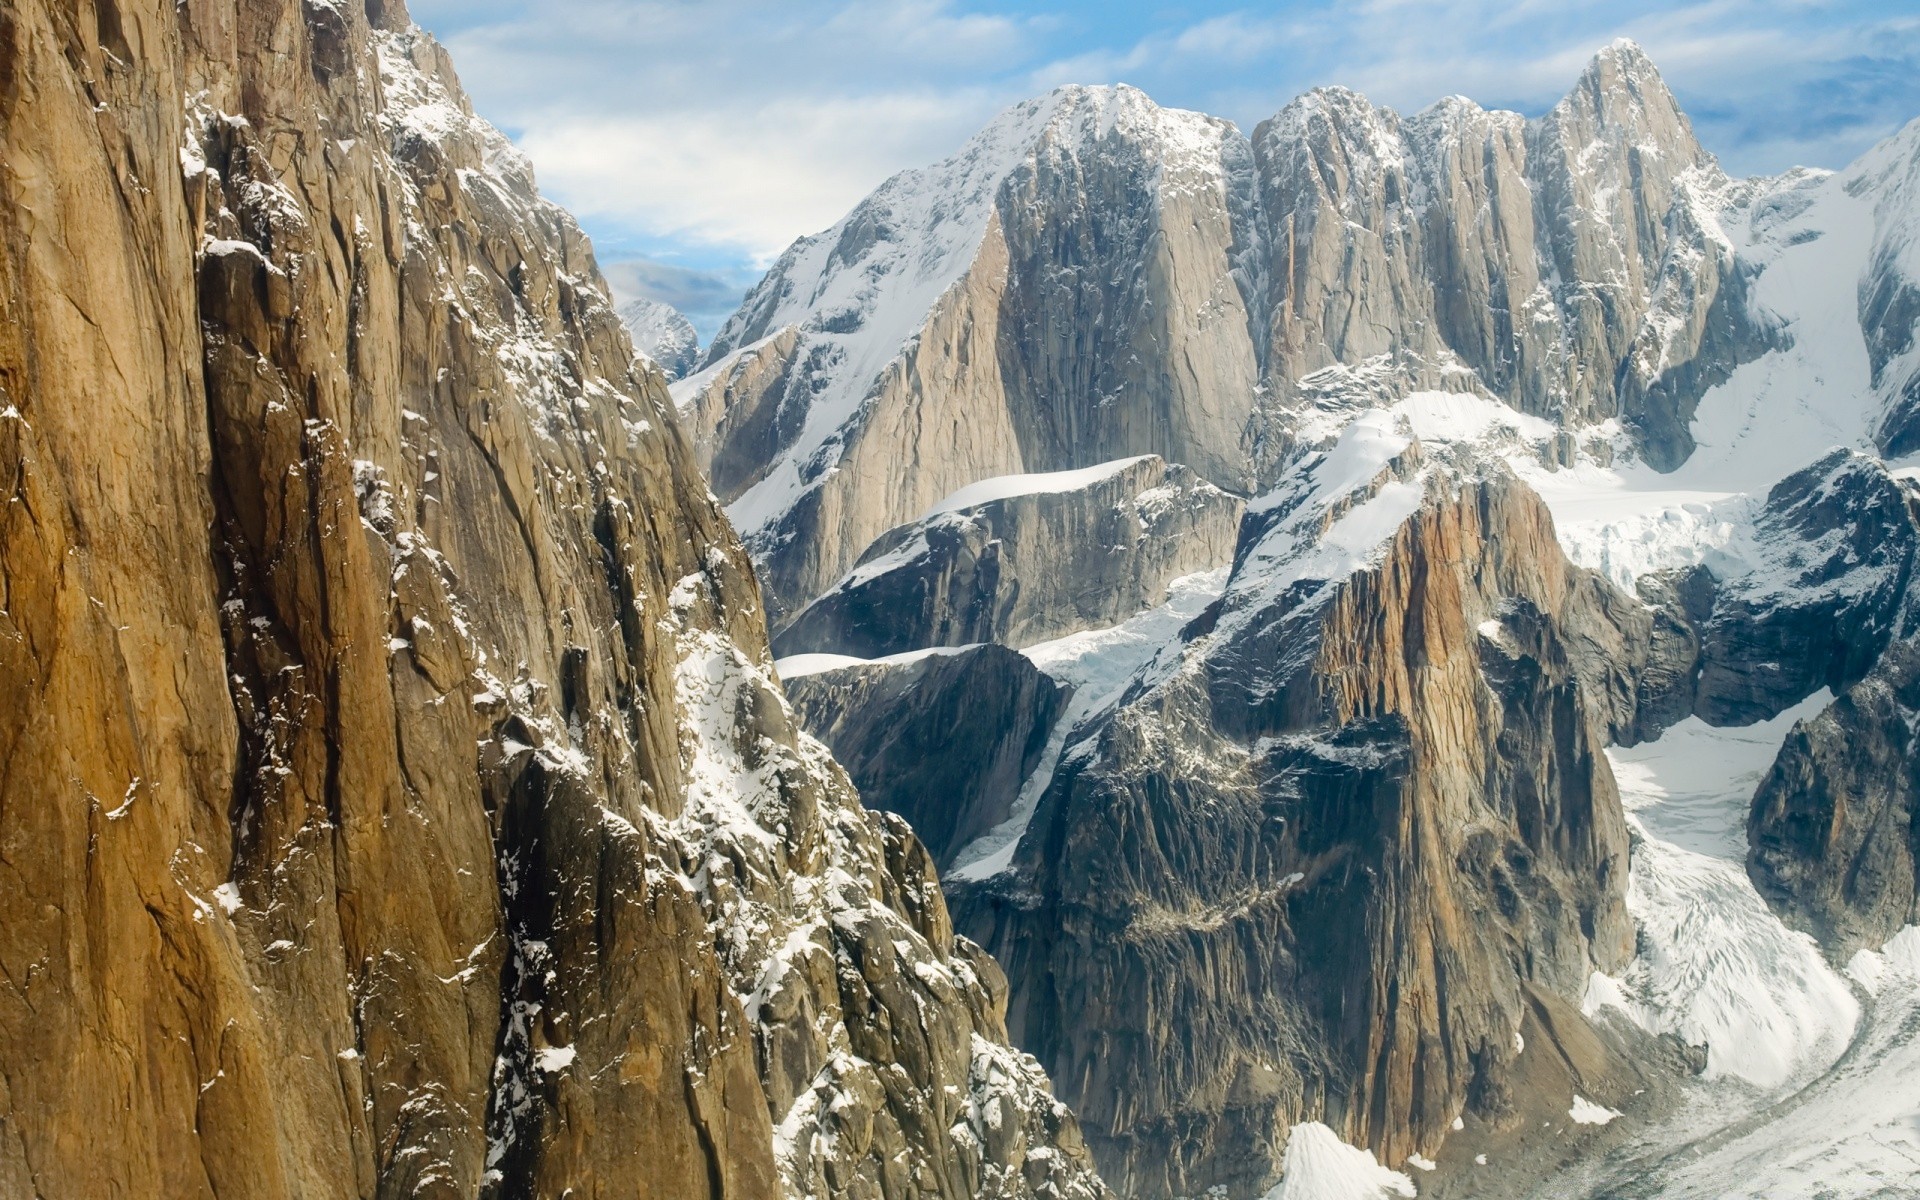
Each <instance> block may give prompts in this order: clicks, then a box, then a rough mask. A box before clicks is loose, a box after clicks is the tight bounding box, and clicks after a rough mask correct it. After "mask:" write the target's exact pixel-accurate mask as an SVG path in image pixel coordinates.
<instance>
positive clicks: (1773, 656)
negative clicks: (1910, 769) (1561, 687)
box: [1628, 450, 1920, 740]
mask: <svg viewBox="0 0 1920 1200" xmlns="http://www.w3.org/2000/svg"><path fill="white" fill-rule="evenodd" d="M1916 552H1920V488H1916V487H1915V486H1914V485H1912V484H1911V483H1909V482H1906V481H1903V480H1901V479H1899V478H1897V477H1895V476H1894V475H1893V474H1891V473H1890V472H1889V471H1888V469H1887V467H1886V466H1885V465H1884V464H1883V463H1881V462H1880V461H1878V460H1877V459H1873V458H1870V457H1867V456H1865V455H1862V454H1858V453H1855V452H1853V451H1848V450H1835V451H1833V452H1832V453H1830V454H1828V455H1826V456H1824V457H1823V458H1821V459H1820V460H1819V461H1818V462H1816V463H1814V464H1813V465H1811V466H1809V467H1807V468H1806V469H1804V470H1801V471H1797V472H1795V473H1794V474H1793V475H1790V476H1788V477H1787V478H1786V479H1783V480H1781V481H1780V482H1779V483H1778V484H1776V485H1775V486H1774V487H1773V489H1772V490H1771V491H1770V492H1769V493H1768V494H1767V498H1766V501H1765V503H1764V504H1762V505H1760V506H1759V508H1758V510H1757V511H1756V512H1755V513H1754V515H1753V519H1752V523H1751V528H1750V529H1749V530H1747V531H1746V533H1745V535H1744V536H1743V537H1742V538H1741V539H1740V541H1739V542H1738V543H1737V544H1736V545H1734V546H1732V547H1730V548H1729V550H1728V551H1727V552H1725V553H1722V554H1720V555H1717V556H1716V557H1715V558H1713V559H1712V560H1710V561H1709V562H1708V563H1707V564H1706V565H1704V566H1699V567H1692V568H1688V569H1685V570H1682V571H1677V572H1668V573H1663V574H1660V575H1656V576H1652V577H1649V578H1646V579H1643V580H1641V581H1640V593H1641V596H1642V598H1643V599H1645V600H1647V601H1648V602H1650V603H1652V604H1654V605H1655V606H1656V610H1655V614H1654V628H1653V637H1654V641H1653V644H1652V645H1651V646H1650V648H1649V650H1648V654H1647V660H1646V661H1647V665H1645V666H1643V667H1641V668H1640V674H1639V676H1638V678H1639V690H1640V693H1641V697H1642V698H1641V701H1640V703H1641V704H1642V705H1643V710H1642V714H1641V717H1640V722H1639V726H1638V732H1637V733H1636V735H1635V736H1634V737H1633V738H1631V739H1628V740H1640V739H1643V738H1648V737H1653V736H1657V734H1658V733H1659V731H1660V729H1662V728H1664V727H1665V726H1666V725H1670V724H1672V723H1673V722H1674V721H1676V720H1679V719H1681V718H1683V717H1685V716H1687V715H1688V714H1690V713H1698V714H1699V715H1700V716H1701V717H1703V718H1705V720H1706V721H1707V722H1708V723H1709V724H1713V725H1748V724H1751V723H1753V722H1755V721H1760V720H1767V719H1770V718H1772V717H1774V716H1777V715H1778V714H1780V713H1781V712H1783V711H1785V710H1786V709H1788V708H1790V707H1792V706H1793V705H1794V704H1797V703H1798V702H1800V701H1801V700H1804V699H1805V698H1806V697H1808V696H1810V695H1812V694H1813V693H1814V692H1817V691H1819V690H1820V689H1821V688H1823V687H1824V688H1832V689H1834V690H1835V691H1839V690H1842V689H1845V688H1846V687H1848V686H1849V685H1851V684H1853V683H1854V682H1855V681H1857V680H1859V679H1861V678H1862V677H1864V676H1865V675H1866V673H1867V672H1868V671H1869V670H1870V669H1872V667H1873V665H1874V663H1875V662H1876V661H1878V659H1879V658H1880V656H1881V654H1882V652H1884V651H1885V650H1886V648H1887V647H1888V645H1890V644H1891V643H1892V642H1893V641H1895V640H1896V639H1898V638H1902V637H1908V636H1911V635H1912V634H1913V633H1915V632H1916V629H1920V613H1916V612H1915V611H1914V609H1913V602H1912V600H1911V599H1910V598H1909V592H1910V589H1911V584H1912V579H1913V572H1914V565H1915V555H1916Z"/></svg>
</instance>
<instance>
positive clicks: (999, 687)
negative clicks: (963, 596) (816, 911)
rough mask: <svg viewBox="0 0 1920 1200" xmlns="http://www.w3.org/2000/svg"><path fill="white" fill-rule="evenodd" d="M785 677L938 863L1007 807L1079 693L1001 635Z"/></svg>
mask: <svg viewBox="0 0 1920 1200" xmlns="http://www.w3.org/2000/svg"><path fill="white" fill-rule="evenodd" d="M786 687H787V695H788V696H789V697H791V698H792V700H793V706H794V712H795V715H796V716H798V717H799V718H800V720H801V722H802V723H803V724H804V725H805V726H806V728H807V731H808V732H810V733H812V734H813V735H814V736H815V737H818V738H819V739H820V740H821V741H823V742H825V743H826V744H827V745H828V747H829V748H831V749H832V750H833V754H834V757H835V758H836V759H838V760H839V761H840V762H842V763H844V764H846V767H847V772H848V774H850V775H851V776H852V777H853V782H854V785H855V786H856V787H858V788H859V789H860V798H861V800H863V801H864V802H865V803H866V804H867V806H868V807H869V808H878V809H884V810H885V811H887V812H890V813H897V814H899V815H900V816H902V817H905V818H906V819H907V822H908V823H909V824H910V825H912V826H913V831H914V833H915V834H917V835H918V836H919V838H920V840H921V841H922V842H924V843H925V844H926V847H927V852H928V853H930V854H932V855H933V861H934V865H935V866H937V867H939V868H940V869H941V870H942V871H944V870H945V869H946V868H947V866H948V865H949V864H950V863H951V862H952V861H953V855H954V853H955V852H956V851H958V850H959V849H960V848H961V847H962V846H965V845H966V844H967V843H968V842H970V841H972V840H973V839H974V838H976V837H978V836H980V835H981V834H983V833H985V832H986V831H987V830H989V829H991V828H993V827H994V826H995V825H998V824H999V823H1000V822H1002V821H1004V820H1006V819H1007V816H1008V815H1009V813H1010V812H1011V811H1012V807H1013V801H1014V798H1015V797H1016V796H1017V795H1019V792H1020V784H1021V781H1023V780H1024V779H1026V777H1027V776H1028V775H1029V774H1031V773H1032V771H1033V769H1034V767H1035V766H1036V765H1038V762H1039V758H1040V751H1041V749H1042V748H1043V747H1044V746H1045V744H1046V741H1047V735H1048V732H1049V731H1050V730H1051V729H1052V728H1053V724H1054V721H1055V720H1057V719H1058V718H1059V716H1060V713H1061V710H1062V709H1063V708H1064V707H1065V705H1066V701H1067V697H1068V696H1069V695H1070V694H1071V692H1070V690H1069V689H1068V688H1066V687H1064V686H1062V685H1060V684H1057V683H1055V682H1054V681H1053V680H1051V679H1049V678H1048V677H1047V676H1045V675H1044V674H1042V673H1041V672H1040V671H1039V670H1038V669H1037V668H1035V667H1034V665H1033V664H1032V663H1030V662H1028V661H1027V660H1026V659H1025V658H1023V657H1021V656H1020V655H1019V654H1017V653H1015V652H1014V651H1012V650H1009V649H1007V648H1006V647H1004V646H996V645H982V646H972V647H968V648H967V649H964V650H961V651H959V652H958V653H954V654H929V655H927V656H925V657H923V658H919V659H916V660H915V661H913V662H908V663H873V664H870V665H866V666H854V667H842V668H838V669H834V670H827V671H819V672H816V673H814V674H810V675H803V676H801V677H799V678H797V679H788V680H787V681H786Z"/></svg>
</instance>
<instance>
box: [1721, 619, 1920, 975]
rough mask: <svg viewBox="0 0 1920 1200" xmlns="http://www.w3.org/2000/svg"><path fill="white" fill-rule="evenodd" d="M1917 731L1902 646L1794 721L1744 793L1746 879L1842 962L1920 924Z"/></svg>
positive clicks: (1912, 664)
mask: <svg viewBox="0 0 1920 1200" xmlns="http://www.w3.org/2000/svg"><path fill="white" fill-rule="evenodd" d="M1916 727H1920V647H1916V646H1915V645H1914V644H1913V643H1911V642H1908V643H1903V644H1901V645H1899V646H1897V647H1895V648H1894V649H1893V650H1892V651H1891V652H1890V653H1889V654H1888V655H1887V656H1886V658H1885V659H1884V660H1882V661H1881V663H1880V664H1879V666H1878V667H1877V668H1876V669H1875V670H1874V671H1873V673H1872V674H1871V675H1869V676H1867V678H1866V679H1864V680H1862V681H1861V682H1860V683H1857V684H1855V685H1854V686H1853V687H1851V688H1849V689H1848V690H1847V691H1846V693H1845V694H1844V695H1842V696H1841V697H1840V698H1839V699H1838V700H1837V701H1835V702H1834V704H1833V706H1832V707H1830V708H1828V709H1827V710H1826V711H1825V712H1822V713H1821V714H1820V715H1819V716H1818V717H1815V718H1814V719H1813V720H1811V721H1806V722H1802V723H1801V724H1800V725H1799V727H1797V728H1796V729H1795V730H1794V731H1793V733H1792V734H1791V735H1790V736H1789V737H1788V738H1787V742H1786V745H1785V746H1784V747H1782V748H1781V751H1780V757H1779V759H1778V760H1776V761H1775V762H1774V764H1773V769H1772V771H1770V772H1769V773H1768V775H1767V777H1766V779H1765V780H1764V781H1762V783H1761V785H1760V790H1759V792H1758V793H1757V794H1756V795H1755V796H1754V800H1753V814H1752V817H1751V820H1750V822H1749V825H1748V841H1749V843H1750V846H1751V849H1750V850H1749V853H1748V859H1747V869H1748V873H1749V874H1750V875H1751V876H1752V877H1753V880H1754V883H1755V884H1756V885H1757V886H1758V887H1759V888H1760V890H1761V893H1762V894H1763V895H1765V896H1766V897H1767V898H1768V900H1769V901H1771V902H1772V903H1773V904H1774V905H1775V906H1776V907H1777V908H1779V909H1781V910H1782V911H1784V912H1785V913H1786V915H1787V917H1788V919H1789V921H1790V922H1791V923H1792V924H1794V925H1795V926H1796V927H1799V928H1802V929H1806V930H1808V931H1809V932H1811V933H1813V934H1814V935H1815V936H1816V937H1818V938H1819V939H1820V943H1821V945H1823V946H1825V947H1826V948H1827V949H1828V951H1829V953H1831V954H1832V955H1834V957H1835V958H1836V959H1839V960H1842V961H1844V960H1845V959H1847V958H1850V957H1852V955H1853V953H1854V952H1855V951H1857V950H1861V949H1869V950H1872V949H1878V948H1879V947H1881V946H1882V945H1884V944H1886V942H1887V940H1888V939H1890V938H1891V937H1893V935H1894V934H1896V933H1899V932H1900V930H1901V928H1902V927H1903V926H1906V925H1912V924H1917V923H1920V919H1917V918H1920V877H1917V876H1916V875H1915V862H1916V854H1920V833H1917V831H1916V826H1915V823H1914V815H1915V813H1916V811H1920V807H1917V805H1920V776H1916V773H1915V764H1916V761H1920V760H1916V757H1915V753H1914V751H1915V747H1914V744H1913V743H1914V731H1915V729H1916Z"/></svg>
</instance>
